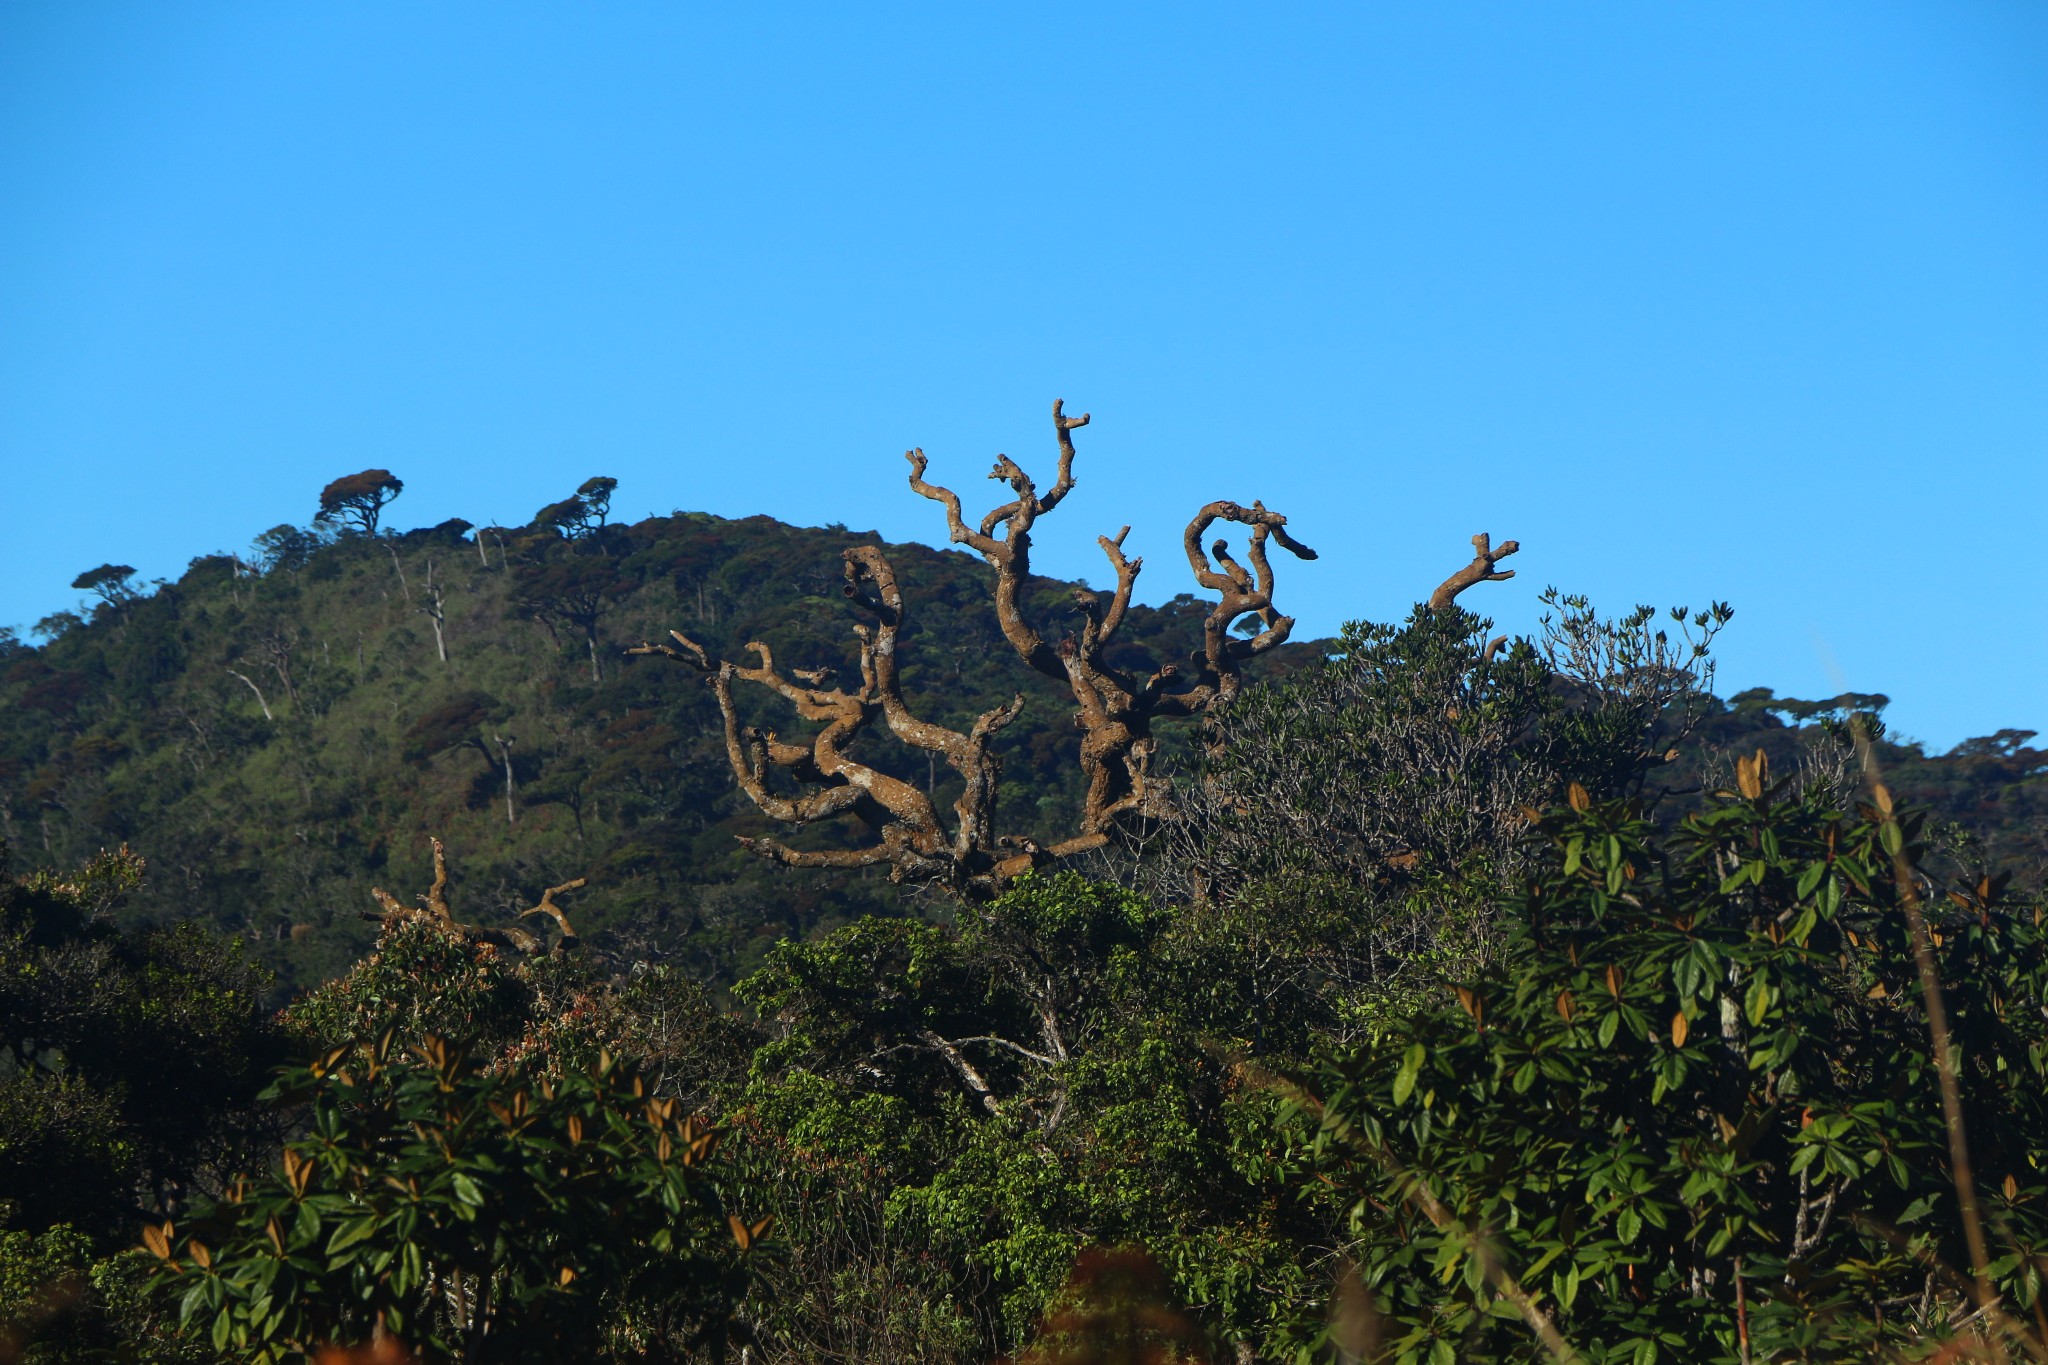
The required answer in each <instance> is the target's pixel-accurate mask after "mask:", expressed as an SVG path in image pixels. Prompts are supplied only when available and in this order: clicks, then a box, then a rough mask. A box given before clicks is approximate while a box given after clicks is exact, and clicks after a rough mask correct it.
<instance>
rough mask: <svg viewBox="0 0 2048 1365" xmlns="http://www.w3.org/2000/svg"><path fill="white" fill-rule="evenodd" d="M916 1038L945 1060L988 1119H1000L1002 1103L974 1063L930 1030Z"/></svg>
mask: <svg viewBox="0 0 2048 1365" xmlns="http://www.w3.org/2000/svg"><path fill="white" fill-rule="evenodd" d="M918 1036H919V1037H921V1038H923V1039H924V1042H925V1045H926V1046H928V1047H930V1048H931V1049H932V1050H933V1051H935V1052H937V1053H938V1054H939V1055H940V1056H941V1057H944V1058H945V1059H946V1062H947V1064H948V1065H950V1066H951V1067H952V1068H953V1070H954V1072H955V1073H956V1074H958V1075H959V1077H960V1082H961V1084H963V1085H965V1086H966V1087H967V1089H968V1092H969V1093H970V1094H972V1095H973V1096H974V1098H975V1100H976V1101H977V1102H978V1103H979V1104H980V1105H981V1107H982V1108H983V1109H984V1110H986V1111H987V1112H988V1115H989V1117H991V1118H1001V1117H1002V1114H1003V1106H1002V1102H1001V1101H999V1100H998V1099H996V1092H995V1091H993V1090H991V1089H989V1086H988V1081H987V1079H986V1078H984V1077H983V1076H982V1074H981V1072H980V1071H979V1070H977V1069H976V1068H975V1065H974V1063H972V1062H970V1061H968V1060H967V1057H966V1054H964V1053H962V1052H961V1051H960V1049H959V1048H957V1047H955V1046H954V1045H953V1044H952V1043H951V1042H949V1041H948V1040H947V1039H945V1038H942V1037H940V1036H939V1035H938V1034H937V1033H935V1032H933V1031H932V1030H931V1029H926V1030H924V1031H923V1032H922V1033H921V1034H919V1035H918Z"/></svg>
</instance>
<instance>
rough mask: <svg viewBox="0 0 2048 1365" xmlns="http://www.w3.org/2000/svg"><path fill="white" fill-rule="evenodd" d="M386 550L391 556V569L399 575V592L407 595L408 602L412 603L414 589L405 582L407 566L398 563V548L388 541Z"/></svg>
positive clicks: (385, 543)
mask: <svg viewBox="0 0 2048 1365" xmlns="http://www.w3.org/2000/svg"><path fill="white" fill-rule="evenodd" d="M384 550H385V553H387V554H389V555H390V556H391V567H392V569H394V570H395V571H396V572H397V574H398V590H399V591H400V592H402V593H404V594H405V600H406V601H408V602H410V601H412V589H411V588H410V587H408V586H407V585H406V581H405V566H404V565H403V564H400V563H399V562H398V547H397V546H396V545H393V544H392V543H391V542H390V541H388V540H387V541H385V542H384Z"/></svg>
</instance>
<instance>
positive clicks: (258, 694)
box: [228, 668, 277, 721]
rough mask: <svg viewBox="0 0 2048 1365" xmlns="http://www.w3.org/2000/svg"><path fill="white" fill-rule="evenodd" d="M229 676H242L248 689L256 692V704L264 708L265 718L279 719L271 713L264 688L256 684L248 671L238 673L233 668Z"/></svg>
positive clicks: (269, 719)
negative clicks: (264, 694)
mask: <svg viewBox="0 0 2048 1365" xmlns="http://www.w3.org/2000/svg"><path fill="white" fill-rule="evenodd" d="M228 676H229V677H233V678H240V679H241V680H242V682H243V683H244V684H245V685H246V686H247V687H248V689H249V690H250V691H251V692H254V693H255V694H256V704H257V705H258V706H260V707H262V708H263V719H265V720H268V721H275V720H276V719H277V717H276V716H273V715H271V714H270V703H269V702H267V701H265V700H264V699H263V689H262V688H260V687H258V686H257V685H256V682H255V680H254V679H252V678H251V677H250V676H249V675H248V674H247V673H238V672H236V671H235V670H234V669H232V668H231V669H229V670H228Z"/></svg>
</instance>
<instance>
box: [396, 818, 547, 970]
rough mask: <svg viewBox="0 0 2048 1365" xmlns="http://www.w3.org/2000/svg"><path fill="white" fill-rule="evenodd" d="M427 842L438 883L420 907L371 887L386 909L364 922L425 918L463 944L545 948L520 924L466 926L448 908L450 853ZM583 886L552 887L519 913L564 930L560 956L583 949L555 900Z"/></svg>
mask: <svg viewBox="0 0 2048 1365" xmlns="http://www.w3.org/2000/svg"><path fill="white" fill-rule="evenodd" d="M427 842H428V843H430V844H432V845H433V848H434V881H433V884H432V885H431V886H429V887H428V888H427V889H426V890H425V891H424V892H422V893H421V894H420V895H419V896H418V897H417V898H416V899H417V900H418V902H419V904H417V905H407V904H405V903H404V902H403V901H401V900H399V899H398V897H396V896H394V895H392V894H391V893H390V892H388V891H386V890H385V889H384V888H383V887H381V886H373V887H371V888H370V896H371V899H373V900H375V901H376V902H377V904H379V905H381V906H383V907H384V908H383V909H382V910H364V911H362V912H361V914H362V917H363V918H364V919H366V920H369V921H370V922H371V923H373V924H380V925H383V926H385V927H387V928H388V927H390V926H391V925H392V924H394V923H397V922H399V921H401V920H408V919H424V920H427V921H428V922H430V923H432V924H433V925H434V927H435V928H437V929H439V930H440V931H441V932H442V933H444V934H447V935H448V936H449V937H450V938H453V939H457V940H459V941H461V942H463V943H467V944H472V945H474V944H489V945H491V946H492V947H494V948H499V949H510V950H511V951H513V952H517V953H524V954H526V955H528V956H529V957H530V956H532V955H534V954H536V953H538V952H540V950H541V947H542V944H541V941H540V939H539V938H537V937H535V936H534V935H533V934H531V933H529V932H528V931H527V930H525V929H523V928H521V927H520V926H518V925H516V924H508V925H504V926H495V925H480V924H464V923H462V922H461V921H459V920H457V919H456V918H455V913H454V911H453V910H451V909H450V908H449V905H448V853H447V850H446V849H445V848H443V847H442V845H441V841H440V840H439V839H437V838H434V837H432V836H431V835H430V836H428V840H427ZM583 884H584V880H583V878H581V877H578V878H576V879H575V880H574V881H567V882H563V883H562V884H561V885H560V886H551V887H549V888H548V889H547V890H545V891H543V892H541V897H540V904H538V905H536V906H534V907H533V908H532V909H531V910H522V911H520V912H519V913H520V918H522V919H524V918H525V917H526V916H528V915H546V916H548V917H549V918H550V919H552V920H554V922H555V927H556V928H557V929H559V930H560V931H561V938H560V939H558V940H557V941H556V943H555V948H554V950H555V951H556V952H558V953H565V952H568V951H570V950H572V949H574V948H576V947H578V946H580V945H581V943H582V940H581V939H579V938H578V937H577V936H576V931H575V930H574V929H573V928H571V927H570V925H569V917H568V916H567V915H565V914H563V913H562V909H561V907H560V906H558V905H556V904H555V897H556V896H557V895H560V894H561V893H562V892H564V891H574V890H576V889H577V888H578V887H580V886H582V885H583Z"/></svg>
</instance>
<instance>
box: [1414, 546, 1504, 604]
mask: <svg viewBox="0 0 2048 1365" xmlns="http://www.w3.org/2000/svg"><path fill="white" fill-rule="evenodd" d="M1521 548H1522V543H1521V542H1520V541H1518V540H1510V541H1508V542H1507V543H1506V544H1504V545H1502V546H1501V547H1500V548H1499V549H1498V550H1496V549H1494V548H1493V537H1491V536H1489V535H1488V534H1487V533H1486V532H1484V531H1481V532H1480V533H1479V534H1478V535H1476V536H1474V537H1472V552H1473V553H1472V562H1471V563H1470V564H1467V565H1466V566H1465V567H1464V568H1462V569H1460V570H1458V571H1457V572H1456V573H1454V574H1452V575H1451V576H1450V577H1449V578H1446V579H1445V580H1444V581H1443V582H1442V583H1440V584H1438V585H1437V590H1436V591H1435V592H1433V593H1431V594H1430V595H1429V605H1430V609H1431V610H1432V611H1442V610H1443V609H1444V608H1446V607H1448V606H1450V605H1452V604H1453V603H1455V602H1456V601H1457V600H1458V594H1459V593H1461V592H1463V591H1465V589H1467V588H1469V587H1471V586H1472V585H1473V584H1474V583H1502V582H1505V581H1507V580H1508V579H1510V578H1513V577H1514V576H1515V571H1514V570H1513V569H1500V570H1496V569H1495V568H1494V565H1496V564H1498V563H1499V562H1500V561H1501V560H1503V559H1506V558H1507V557H1508V556H1509V555H1511V554H1513V553H1514V552H1515V551H1517V550H1519V549H1521Z"/></svg>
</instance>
